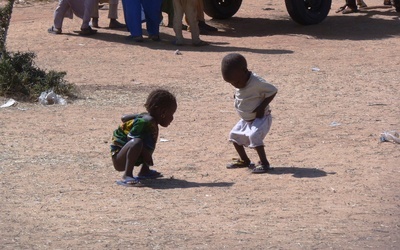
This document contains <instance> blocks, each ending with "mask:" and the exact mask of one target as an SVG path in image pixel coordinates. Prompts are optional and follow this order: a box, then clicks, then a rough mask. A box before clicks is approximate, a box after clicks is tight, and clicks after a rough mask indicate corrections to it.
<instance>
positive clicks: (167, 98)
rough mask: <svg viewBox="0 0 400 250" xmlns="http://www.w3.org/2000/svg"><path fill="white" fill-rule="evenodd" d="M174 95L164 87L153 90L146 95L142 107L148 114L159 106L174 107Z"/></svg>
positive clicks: (175, 104)
mask: <svg viewBox="0 0 400 250" xmlns="http://www.w3.org/2000/svg"><path fill="white" fill-rule="evenodd" d="M176 106H177V103H176V98H175V96H174V95H173V94H172V93H171V92H169V91H168V90H165V89H156V90H153V91H152V92H151V93H150V94H149V96H148V97H147V100H146V103H145V104H144V107H145V108H146V110H147V112H149V113H150V114H152V113H154V112H155V111H156V110H157V109H159V108H169V107H176Z"/></svg>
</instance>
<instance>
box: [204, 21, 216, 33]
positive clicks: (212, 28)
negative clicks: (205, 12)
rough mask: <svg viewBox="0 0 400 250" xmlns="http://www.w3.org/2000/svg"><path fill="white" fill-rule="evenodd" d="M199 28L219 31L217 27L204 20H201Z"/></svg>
mask: <svg viewBox="0 0 400 250" xmlns="http://www.w3.org/2000/svg"><path fill="white" fill-rule="evenodd" d="M199 29H200V30H201V29H203V30H206V31H212V32H215V31H218V29H217V28H215V27H213V26H210V25H208V24H206V22H204V21H199Z"/></svg>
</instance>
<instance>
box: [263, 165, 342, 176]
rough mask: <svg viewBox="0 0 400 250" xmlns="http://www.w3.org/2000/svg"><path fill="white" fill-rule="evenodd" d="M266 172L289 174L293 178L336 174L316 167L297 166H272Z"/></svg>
mask: <svg viewBox="0 0 400 250" xmlns="http://www.w3.org/2000/svg"><path fill="white" fill-rule="evenodd" d="M268 174H275V175H280V174H291V175H292V176H293V177H295V178H318V177H325V176H327V175H328V174H336V173H335V172H329V173H327V172H325V171H323V170H320V169H317V168H299V167H274V168H273V169H271V170H270V171H269V172H268Z"/></svg>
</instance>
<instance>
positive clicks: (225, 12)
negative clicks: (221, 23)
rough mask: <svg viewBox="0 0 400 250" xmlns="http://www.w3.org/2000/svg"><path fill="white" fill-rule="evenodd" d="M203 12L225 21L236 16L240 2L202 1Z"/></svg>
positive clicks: (233, 0) (228, 0)
mask: <svg viewBox="0 0 400 250" xmlns="http://www.w3.org/2000/svg"><path fill="white" fill-rule="evenodd" d="M203 2H204V12H205V13H206V14H207V15H208V16H210V17H212V18H216V19H227V18H230V17H232V16H233V15H235V14H236V12H237V11H238V10H239V8H240V5H242V0H203Z"/></svg>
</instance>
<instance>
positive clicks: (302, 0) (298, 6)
mask: <svg viewBox="0 0 400 250" xmlns="http://www.w3.org/2000/svg"><path fill="white" fill-rule="evenodd" d="M285 4H286V9H287V11H288V12H289V15H290V17H291V18H292V19H293V20H294V21H295V22H297V23H299V24H302V25H310V24H317V23H320V22H322V21H323V20H324V19H325V18H326V17H327V16H328V13H329V10H330V9H331V4H332V0H285Z"/></svg>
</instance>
